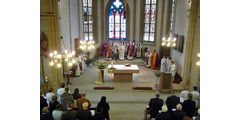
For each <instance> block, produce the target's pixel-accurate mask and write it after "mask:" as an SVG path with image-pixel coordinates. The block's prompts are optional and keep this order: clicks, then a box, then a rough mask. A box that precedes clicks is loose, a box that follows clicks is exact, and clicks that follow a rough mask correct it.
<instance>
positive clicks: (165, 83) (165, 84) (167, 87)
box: [156, 73, 173, 92]
mask: <svg viewBox="0 0 240 120" xmlns="http://www.w3.org/2000/svg"><path fill="white" fill-rule="evenodd" d="M156 76H157V77H158V78H159V91H161V92H170V91H171V90H172V84H173V77H172V75H171V74H170V73H161V74H159V75H157V74H156Z"/></svg>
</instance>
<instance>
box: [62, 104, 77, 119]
mask: <svg viewBox="0 0 240 120" xmlns="http://www.w3.org/2000/svg"><path fill="white" fill-rule="evenodd" d="M76 118H77V111H75V110H73V103H72V102H68V103H67V110H66V111H65V112H63V114H62V120H75V119H76Z"/></svg>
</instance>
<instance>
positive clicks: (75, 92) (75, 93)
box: [72, 88, 82, 100]
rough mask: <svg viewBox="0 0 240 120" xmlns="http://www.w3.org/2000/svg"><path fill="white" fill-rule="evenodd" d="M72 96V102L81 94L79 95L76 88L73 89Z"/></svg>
mask: <svg viewBox="0 0 240 120" xmlns="http://www.w3.org/2000/svg"><path fill="white" fill-rule="evenodd" d="M72 96H73V99H74V100H78V99H79V98H81V97H82V96H81V94H79V89H78V88H75V89H74V92H73V94H72Z"/></svg>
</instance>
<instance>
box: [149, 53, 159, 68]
mask: <svg viewBox="0 0 240 120" xmlns="http://www.w3.org/2000/svg"><path fill="white" fill-rule="evenodd" d="M159 67H160V60H159V56H158V53H157V51H156V49H154V51H153V54H152V65H151V68H152V69H155V70H159Z"/></svg>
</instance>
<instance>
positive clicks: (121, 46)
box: [119, 42, 125, 60]
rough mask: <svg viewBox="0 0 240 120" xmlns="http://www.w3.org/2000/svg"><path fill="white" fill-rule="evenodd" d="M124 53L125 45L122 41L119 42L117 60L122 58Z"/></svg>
mask: <svg viewBox="0 0 240 120" xmlns="http://www.w3.org/2000/svg"><path fill="white" fill-rule="evenodd" d="M124 54H125V47H124V44H123V42H121V44H120V47H119V60H124Z"/></svg>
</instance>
